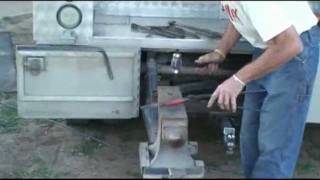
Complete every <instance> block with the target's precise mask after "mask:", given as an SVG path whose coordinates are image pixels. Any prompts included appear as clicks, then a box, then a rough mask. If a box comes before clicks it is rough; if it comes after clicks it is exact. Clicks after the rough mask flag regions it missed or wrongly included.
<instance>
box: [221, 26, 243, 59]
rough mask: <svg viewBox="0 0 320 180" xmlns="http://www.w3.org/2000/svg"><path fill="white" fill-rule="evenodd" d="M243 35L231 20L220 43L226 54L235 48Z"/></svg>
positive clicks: (222, 50)
mask: <svg viewBox="0 0 320 180" xmlns="http://www.w3.org/2000/svg"><path fill="white" fill-rule="evenodd" d="M240 37H241V35H240V33H239V32H238V31H237V29H236V28H235V27H234V26H233V24H232V23H231V22H230V21H229V23H228V25H227V29H226V31H225V32H224V34H223V36H222V39H221V41H220V42H219V44H218V47H217V49H219V50H220V51H221V52H222V53H224V54H225V55H226V54H228V52H229V51H230V50H231V48H233V46H234V45H235V44H236V43H237V42H238V41H239V39H240Z"/></svg>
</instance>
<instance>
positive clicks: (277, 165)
mask: <svg viewBox="0 0 320 180" xmlns="http://www.w3.org/2000/svg"><path fill="white" fill-rule="evenodd" d="M300 37H301V40H302V41H303V45H304V50H303V52H301V53H300V54H298V55H297V56H296V57H295V58H293V59H292V60H291V61H289V62H288V63H286V64H284V65H282V66H281V67H279V68H278V69H277V70H275V71H273V72H272V73H269V74H268V75H266V76H264V77H263V78H260V79H258V80H255V81H252V82H251V83H249V84H248V85H247V87H246V90H249V91H251V90H266V93H253V94H246V96H245V100H244V107H246V109H247V110H244V111H243V116H242V124H241V131H240V152H241V165H242V167H243V170H244V174H245V176H246V177H247V178H290V177H292V176H293V173H294V169H295V165H296V162H297V159H298V156H299V152H300V147H301V144H302V140H303V134H304V128H305V122H306V117H307V113H308V109H309V104H310V98H311V97H310V95H311V93H312V89H313V84H314V80H315V76H316V73H317V67H318V61H319V46H320V44H319V42H320V27H319V26H314V27H312V28H311V29H310V30H309V31H306V32H304V33H302V34H301V35H300ZM262 53H263V50H261V49H256V50H255V51H254V54H253V59H256V58H257V57H258V56H259V55H261V54H262ZM250 108H251V109H257V108H258V109H261V111H260V112H257V111H250Z"/></svg>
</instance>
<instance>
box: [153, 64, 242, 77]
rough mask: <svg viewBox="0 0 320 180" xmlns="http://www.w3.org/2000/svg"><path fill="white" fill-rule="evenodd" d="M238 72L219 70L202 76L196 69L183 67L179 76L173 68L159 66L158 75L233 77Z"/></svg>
mask: <svg viewBox="0 0 320 180" xmlns="http://www.w3.org/2000/svg"><path fill="white" fill-rule="evenodd" d="M235 72H236V71H233V70H224V69H217V70H216V71H214V72H213V73H212V74H211V75H201V74H199V73H197V72H196V68H195V67H181V68H180V71H179V74H175V73H174V71H173V69H172V68H171V66H166V65H158V73H159V74H174V75H199V76H231V75H232V74H234V73H235Z"/></svg>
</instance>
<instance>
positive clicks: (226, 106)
mask: <svg viewBox="0 0 320 180" xmlns="http://www.w3.org/2000/svg"><path fill="white" fill-rule="evenodd" d="M216 100H217V103H218V106H219V108H220V109H221V110H225V111H232V112H236V109H237V102H236V96H234V95H232V94H230V93H228V91H223V90H221V89H220V88H219V87H218V88H217V89H216V91H215V92H214V93H213V94H212V96H211V98H210V100H209V102H208V105H207V107H208V108H210V107H212V105H213V104H214V103H215V101H216Z"/></svg>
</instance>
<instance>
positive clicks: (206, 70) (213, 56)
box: [195, 52, 223, 75]
mask: <svg viewBox="0 0 320 180" xmlns="http://www.w3.org/2000/svg"><path fill="white" fill-rule="evenodd" d="M222 61H223V58H222V57H221V55H220V54H218V53H217V52H211V53H208V54H205V55H203V56H200V57H199V58H198V59H197V60H195V63H196V64H198V65H200V66H201V65H204V67H201V68H196V72H197V73H199V74H203V75H204V74H208V75H211V74H212V73H213V72H214V71H215V70H217V69H218V67H219V65H218V64H219V63H221V62H222Z"/></svg>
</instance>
